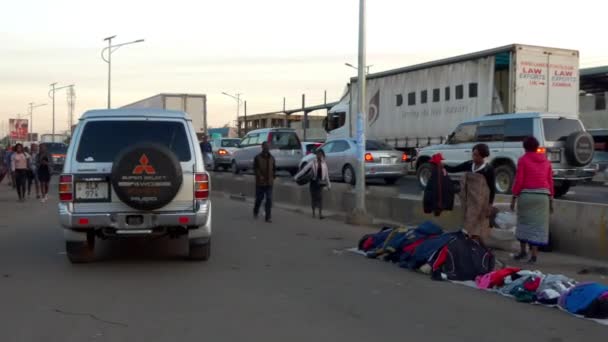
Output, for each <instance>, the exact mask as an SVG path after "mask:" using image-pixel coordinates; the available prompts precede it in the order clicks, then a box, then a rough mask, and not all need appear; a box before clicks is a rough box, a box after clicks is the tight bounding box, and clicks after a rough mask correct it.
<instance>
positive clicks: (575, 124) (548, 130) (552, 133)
mask: <svg viewBox="0 0 608 342" xmlns="http://www.w3.org/2000/svg"><path fill="white" fill-rule="evenodd" d="M543 128H544V131H545V140H547V141H566V139H567V138H568V136H569V135H570V134H572V133H574V132H580V131H582V130H583V126H582V125H581V123H580V121H578V120H574V119H543Z"/></svg>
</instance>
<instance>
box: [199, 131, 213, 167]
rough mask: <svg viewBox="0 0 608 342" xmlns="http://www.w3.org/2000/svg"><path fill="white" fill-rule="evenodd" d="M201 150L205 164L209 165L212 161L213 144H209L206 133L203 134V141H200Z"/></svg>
mask: <svg viewBox="0 0 608 342" xmlns="http://www.w3.org/2000/svg"><path fill="white" fill-rule="evenodd" d="M201 152H203V160H204V161H205V166H207V167H211V166H212V165H211V164H212V163H213V146H211V143H210V142H209V137H208V136H207V135H204V136H203V141H202V142H201Z"/></svg>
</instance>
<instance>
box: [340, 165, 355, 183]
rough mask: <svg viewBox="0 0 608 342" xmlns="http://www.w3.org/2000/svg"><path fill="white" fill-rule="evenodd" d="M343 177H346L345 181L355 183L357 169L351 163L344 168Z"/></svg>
mask: <svg viewBox="0 0 608 342" xmlns="http://www.w3.org/2000/svg"><path fill="white" fill-rule="evenodd" d="M342 179H344V183H347V184H350V185H355V184H356V183H357V176H356V175H355V169H353V167H352V166H350V165H346V166H345V167H344V169H342Z"/></svg>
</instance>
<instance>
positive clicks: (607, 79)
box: [580, 65, 608, 94]
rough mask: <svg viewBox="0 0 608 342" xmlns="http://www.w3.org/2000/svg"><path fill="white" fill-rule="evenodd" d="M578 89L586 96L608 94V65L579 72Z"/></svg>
mask: <svg viewBox="0 0 608 342" xmlns="http://www.w3.org/2000/svg"><path fill="white" fill-rule="evenodd" d="M580 78H581V82H580V89H581V91H584V92H585V93H588V94H595V93H604V92H608V65H606V66H599V67H594V68H586V69H581V70H580Z"/></svg>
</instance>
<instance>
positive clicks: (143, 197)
mask: <svg viewBox="0 0 608 342" xmlns="http://www.w3.org/2000/svg"><path fill="white" fill-rule="evenodd" d="M181 185H182V169H181V164H180V162H179V160H178V159H177V157H176V156H175V155H174V154H173V152H172V151H171V150H169V149H168V148H166V147H164V146H161V145H156V144H152V143H150V144H140V145H137V146H133V147H130V148H127V149H125V150H124V151H123V152H121V153H120V154H119V156H118V158H116V161H115V162H114V165H113V166H112V186H113V188H114V191H115V192H116V195H117V196H118V198H120V200H121V201H122V202H124V203H125V204H127V205H128V206H130V207H132V208H135V209H138V210H154V209H159V208H162V207H164V206H165V205H167V204H168V203H169V202H171V200H173V198H175V196H176V195H177V193H178V192H179V189H180V187H181Z"/></svg>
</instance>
